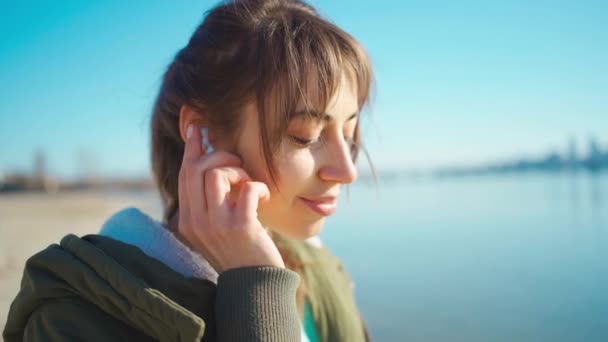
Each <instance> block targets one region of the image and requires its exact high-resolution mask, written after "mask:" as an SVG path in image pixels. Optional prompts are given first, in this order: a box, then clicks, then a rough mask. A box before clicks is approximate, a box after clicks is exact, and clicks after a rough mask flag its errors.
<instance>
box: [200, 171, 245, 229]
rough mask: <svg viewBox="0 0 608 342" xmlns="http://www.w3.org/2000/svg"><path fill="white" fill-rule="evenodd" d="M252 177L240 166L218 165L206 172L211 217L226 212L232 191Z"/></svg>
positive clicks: (208, 206) (206, 193)
mask: <svg viewBox="0 0 608 342" xmlns="http://www.w3.org/2000/svg"><path fill="white" fill-rule="evenodd" d="M249 180H251V178H250V177H249V175H248V174H247V172H246V171H245V170H243V169H242V168H240V167H217V168H214V169H210V170H208V171H207V172H206V173H205V195H206V196H207V208H208V210H209V216H210V217H213V216H215V217H220V216H222V215H224V214H226V211H227V210H226V209H228V207H229V206H230V205H229V203H227V202H230V198H229V196H230V192H231V190H232V189H233V188H235V187H238V186H239V184H241V183H243V182H246V181H249Z"/></svg>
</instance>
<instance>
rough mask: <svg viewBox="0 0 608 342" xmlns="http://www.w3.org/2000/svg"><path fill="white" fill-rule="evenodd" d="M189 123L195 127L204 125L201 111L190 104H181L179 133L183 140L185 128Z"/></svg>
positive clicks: (198, 127)
mask: <svg viewBox="0 0 608 342" xmlns="http://www.w3.org/2000/svg"><path fill="white" fill-rule="evenodd" d="M189 125H194V128H195V129H200V128H201V127H204V126H205V122H204V120H203V115H202V114H201V113H199V112H197V111H196V110H195V109H194V108H192V107H191V106H190V105H188V104H183V105H182V107H181V108H180V109H179V134H180V136H181V137H182V140H183V141H184V142H186V130H187V129H188V126H189Z"/></svg>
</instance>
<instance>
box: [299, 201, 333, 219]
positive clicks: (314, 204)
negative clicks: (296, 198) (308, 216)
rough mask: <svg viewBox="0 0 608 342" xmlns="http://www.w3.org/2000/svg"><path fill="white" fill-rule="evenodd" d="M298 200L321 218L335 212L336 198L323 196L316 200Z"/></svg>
mask: <svg viewBox="0 0 608 342" xmlns="http://www.w3.org/2000/svg"><path fill="white" fill-rule="evenodd" d="M300 200H301V201H302V202H303V203H304V204H305V205H306V206H308V207H309V208H310V209H311V210H312V211H314V212H316V213H317V214H319V215H321V216H329V215H332V214H333V213H335V212H336V209H337V207H338V201H337V197H336V196H325V197H317V198H306V197H300Z"/></svg>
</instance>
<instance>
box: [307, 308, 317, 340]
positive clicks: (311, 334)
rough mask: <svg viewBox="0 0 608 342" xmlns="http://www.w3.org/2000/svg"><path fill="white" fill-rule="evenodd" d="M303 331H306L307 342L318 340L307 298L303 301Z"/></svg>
mask: <svg viewBox="0 0 608 342" xmlns="http://www.w3.org/2000/svg"><path fill="white" fill-rule="evenodd" d="M304 332H306V336H307V337H308V341H309V342H318V341H319V336H317V329H316V328H315V320H314V318H313V316H312V308H311V307H310V302H309V301H308V300H306V301H305V302H304Z"/></svg>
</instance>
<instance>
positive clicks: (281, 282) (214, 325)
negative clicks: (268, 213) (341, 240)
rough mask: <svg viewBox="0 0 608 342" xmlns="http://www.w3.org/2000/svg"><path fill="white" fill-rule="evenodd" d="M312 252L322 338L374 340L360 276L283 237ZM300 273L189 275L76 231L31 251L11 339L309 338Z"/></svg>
mask: <svg viewBox="0 0 608 342" xmlns="http://www.w3.org/2000/svg"><path fill="white" fill-rule="evenodd" d="M277 243H279V244H284V245H285V246H287V247H288V248H290V249H291V250H292V251H293V252H294V253H296V254H297V255H298V256H299V257H300V258H301V260H302V261H303V262H304V269H303V274H304V277H305V279H306V286H307V290H308V300H309V302H310V305H311V308H312V313H313V317H314V321H315V327H316V330H317V332H318V335H319V339H320V340H321V341H364V340H366V339H367V337H366V335H367V334H366V331H365V328H364V325H363V323H362V321H361V319H360V316H359V313H358V311H357V308H356V305H355V302H354V298H353V294H352V287H351V281H350V279H349V278H348V276H347V274H346V273H345V272H344V270H343V268H342V266H341V264H340V262H339V261H338V259H337V258H335V257H334V256H333V255H331V254H330V253H329V252H328V251H327V250H326V249H325V248H317V247H314V246H311V245H310V244H307V243H305V242H303V241H292V240H281V241H279V242H277ZM299 281H300V277H299V276H298V274H297V273H294V272H292V271H290V270H285V269H279V268H274V267H246V268H240V269H234V270H229V271H226V272H223V273H221V274H220V275H219V277H218V278H217V284H216V283H214V282H212V281H209V280H205V279H199V278H195V277H187V276H184V275H182V274H180V273H178V272H176V271H174V270H173V269H172V268H170V267H168V266H167V265H165V264H164V263H162V262H160V261H159V260H157V259H155V258H152V257H150V256H148V255H146V254H145V253H144V252H143V251H142V250H141V249H139V248H137V247H135V246H133V245H130V244H126V243H123V242H120V241H117V240H115V239H112V238H108V237H104V236H100V235H88V236H85V237H83V238H79V237H76V236H74V235H68V236H66V237H64V238H63V239H62V240H61V243H60V244H59V245H51V246H50V247H48V248H47V249H45V250H43V251H42V252H40V253H38V254H36V255H34V256H33V257H31V258H30V259H29V260H28V261H27V264H26V267H25V270H24V274H23V279H22V283H21V290H20V292H19V293H18V295H17V297H16V298H15V300H14V302H13V303H12V305H11V308H10V311H9V316H8V320H7V322H6V326H5V330H4V332H3V337H4V339H5V341H7V342H12V341H22V340H26V341H32V340H35V341H40V340H44V341H46V340H51V341H53V340H55V341H57V340H72V339H78V340H86V341H120V340H125V341H126V340H128V341H139V340H161V341H199V340H201V339H202V340H203V341H299V340H300V322H299V317H298V314H297V308H296V303H295V292H296V289H297V286H298V284H299Z"/></svg>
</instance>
